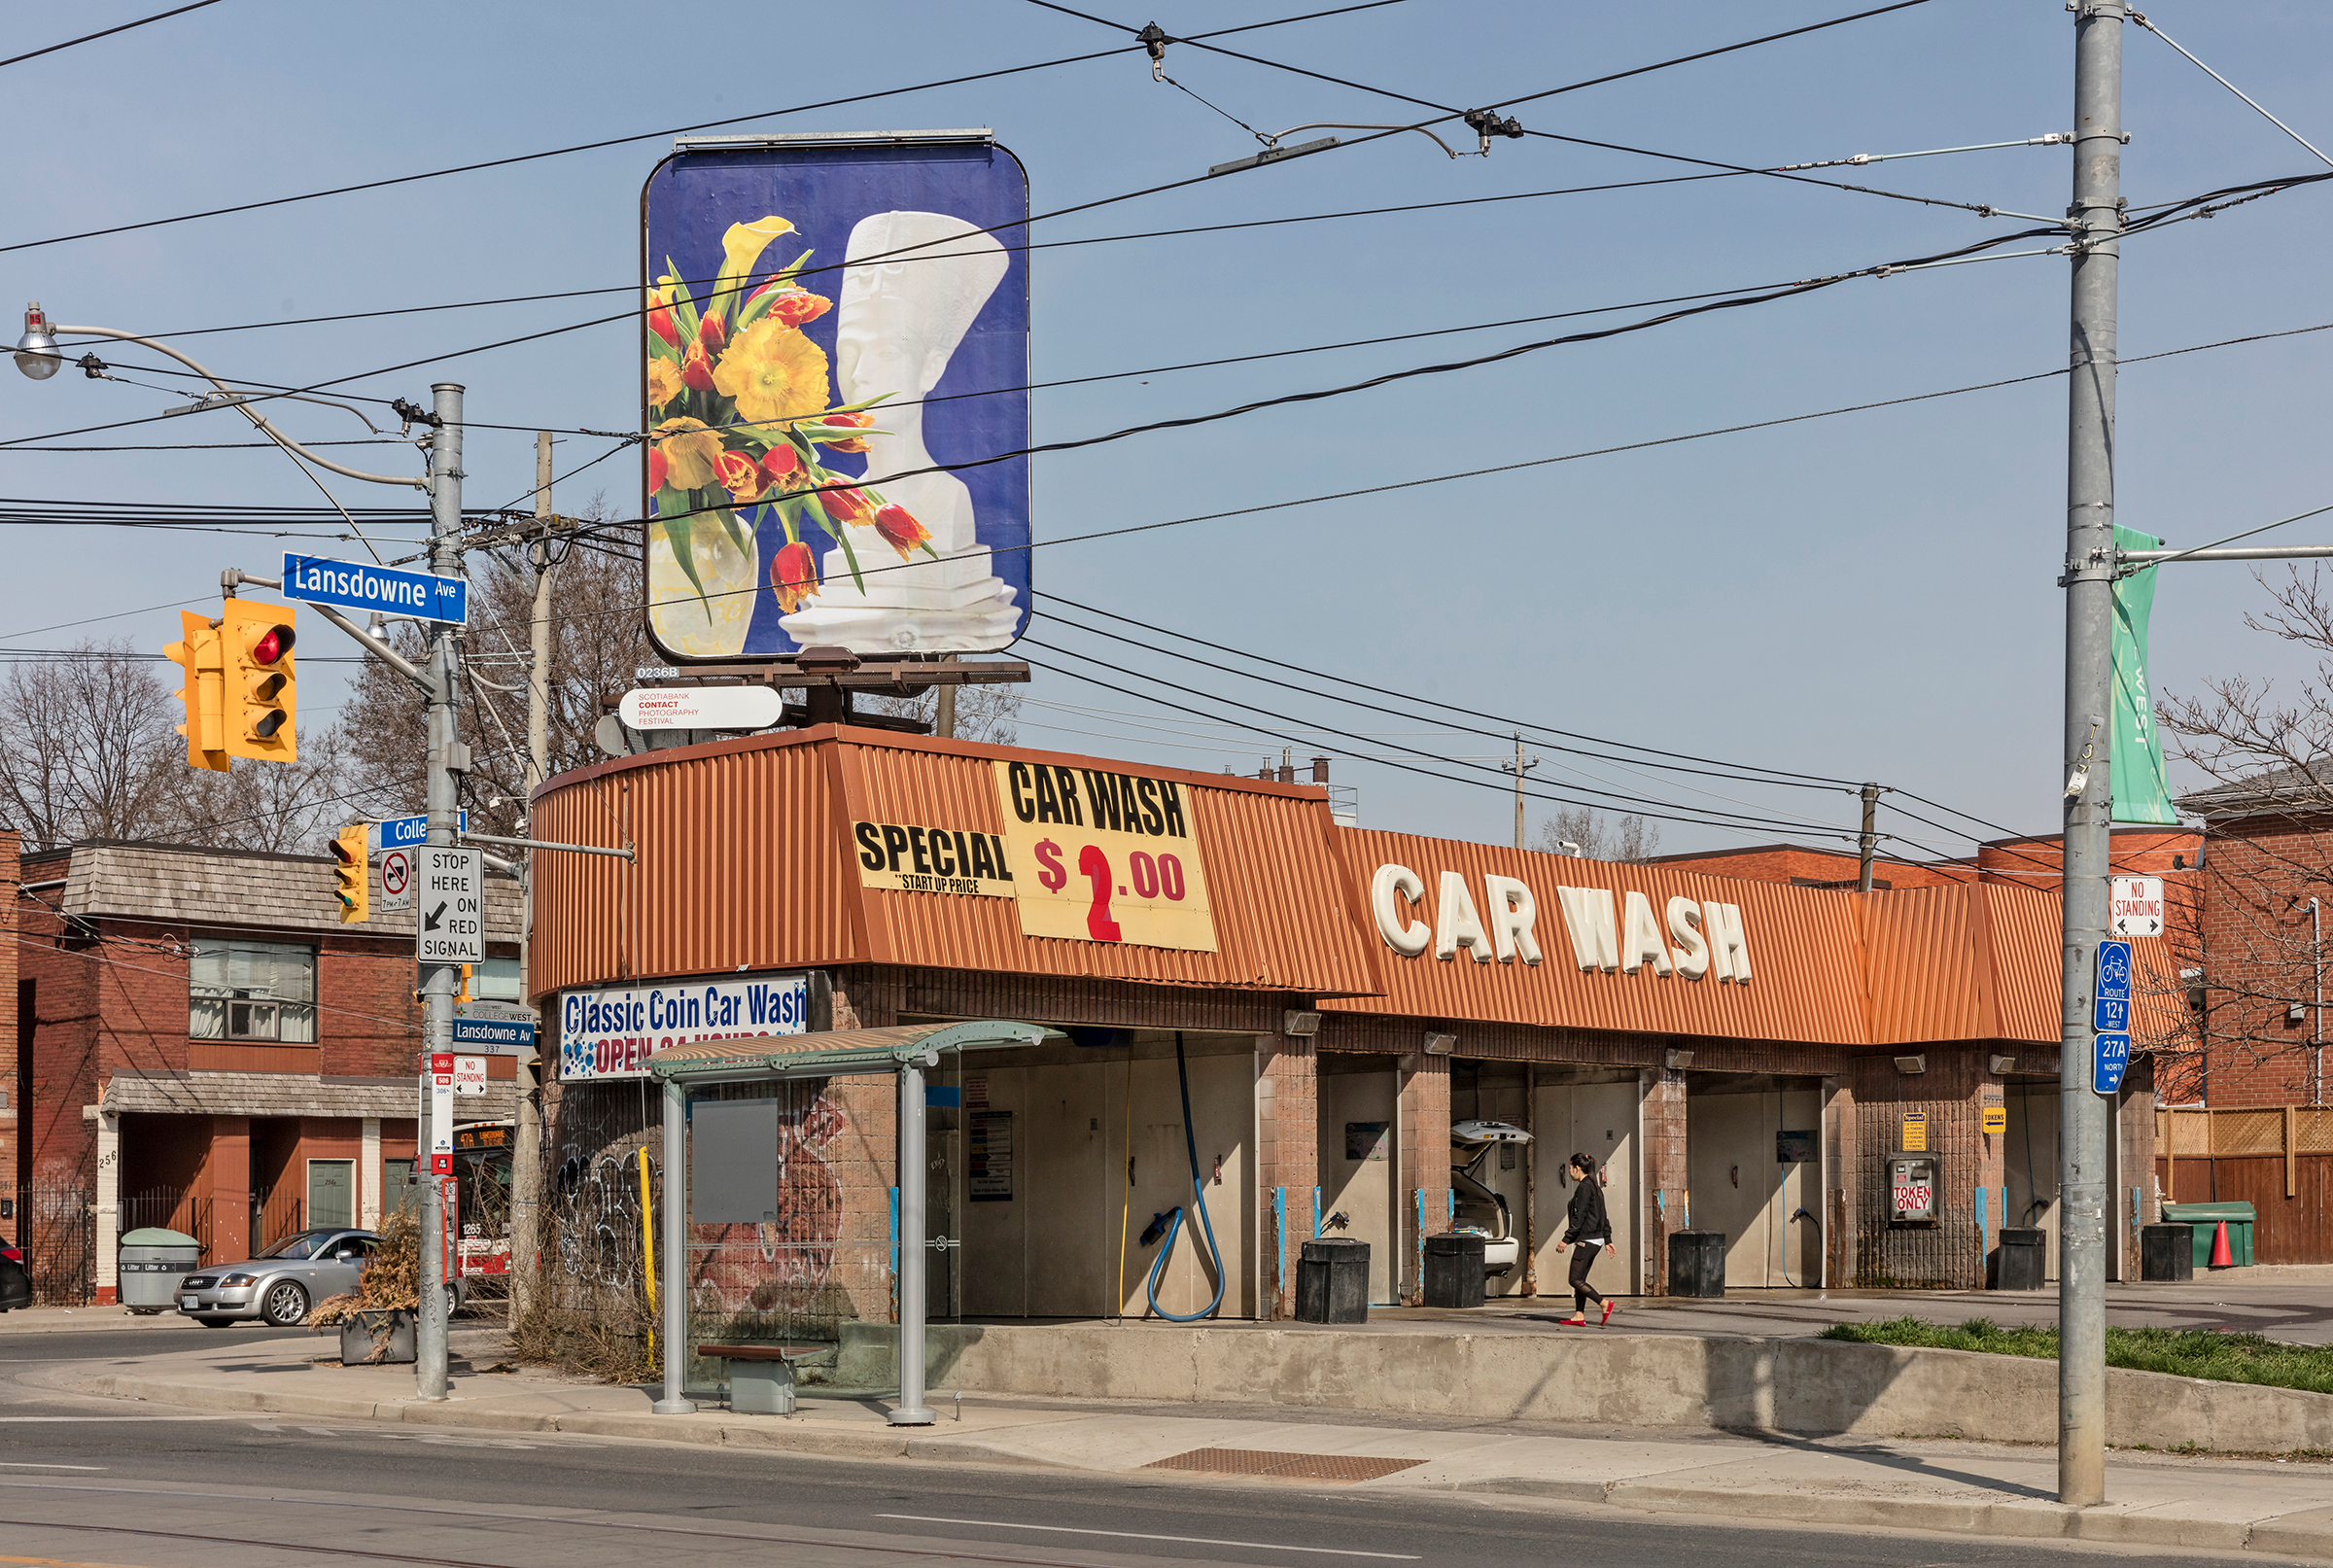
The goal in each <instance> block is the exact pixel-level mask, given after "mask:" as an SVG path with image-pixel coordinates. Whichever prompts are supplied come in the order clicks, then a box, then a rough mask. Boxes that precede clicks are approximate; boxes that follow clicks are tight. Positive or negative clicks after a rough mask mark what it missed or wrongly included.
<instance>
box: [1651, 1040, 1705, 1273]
mask: <svg viewBox="0 0 2333 1568" xmlns="http://www.w3.org/2000/svg"><path fill="white" fill-rule="evenodd" d="M1638 1083H1639V1086H1640V1095H1641V1105H1642V1109H1641V1111H1640V1113H1639V1114H1640V1115H1641V1117H1642V1127H1643V1138H1644V1143H1643V1150H1642V1153H1641V1155H1640V1157H1639V1158H1640V1161H1641V1165H1640V1174H1641V1176H1642V1179H1643V1181H1644V1184H1645V1200H1644V1209H1643V1214H1644V1219H1643V1244H1644V1248H1645V1278H1646V1280H1647V1281H1648V1289H1649V1292H1650V1294H1652V1295H1654V1296H1666V1295H1667V1294H1668V1293H1669V1237H1672V1236H1674V1235H1675V1234H1676V1233H1678V1232H1679V1231H1682V1230H1684V1229H1685V1190H1686V1188H1687V1186H1688V1185H1689V1183H1690V1181H1691V1179H1692V1178H1691V1175H1690V1173H1689V1169H1688V1167H1687V1165H1686V1141H1685V1128H1686V1116H1685V1074H1684V1073H1683V1072H1680V1071H1678V1070H1676V1069H1675V1068H1672V1067H1648V1068H1646V1069H1645V1070H1644V1072H1643V1073H1642V1074H1641V1075H1640V1076H1639V1078H1638Z"/></svg>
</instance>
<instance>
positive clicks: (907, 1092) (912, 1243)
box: [888, 1058, 934, 1426]
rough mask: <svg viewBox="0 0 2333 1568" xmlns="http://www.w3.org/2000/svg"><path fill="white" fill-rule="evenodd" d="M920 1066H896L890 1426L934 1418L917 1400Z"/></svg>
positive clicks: (921, 1254)
mask: <svg viewBox="0 0 2333 1568" xmlns="http://www.w3.org/2000/svg"><path fill="white" fill-rule="evenodd" d="M923 1116H924V1112H923V1059H922V1058H916V1059H914V1060H911V1061H907V1062H902V1063H900V1064H899V1403H898V1404H897V1405H896V1406H894V1407H892V1410H891V1412H890V1415H889V1417H888V1419H889V1421H890V1424H891V1425H893V1426H929V1425H931V1423H932V1421H933V1419H934V1417H933V1415H932V1413H931V1407H930V1406H928V1405H926V1404H924V1402H923V1318H924V1307H925V1303H924V1299H923V1292H924V1283H923V1281H924V1264H925V1261H926V1258H925V1251H924V1249H925V1245H926V1243H925V1240H924V1229H923V1227H924V1219H923V1208H924V1202H923V1200H924V1186H925V1183H926V1182H927V1181H928V1179H929V1173H928V1172H926V1171H925V1170H924V1168H923V1167H924V1163H925V1155H924V1152H923Z"/></svg>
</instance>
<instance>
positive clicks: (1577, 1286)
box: [1572, 1241, 1604, 1317]
mask: <svg viewBox="0 0 2333 1568" xmlns="http://www.w3.org/2000/svg"><path fill="white" fill-rule="evenodd" d="M1602 1250H1603V1249H1602V1248H1601V1247H1599V1246H1597V1245H1596V1243H1595V1242H1593V1241H1576V1242H1574V1243H1573V1244H1572V1310H1573V1311H1574V1312H1576V1313H1578V1314H1579V1315H1581V1316H1583V1317H1584V1316H1586V1315H1587V1304H1588V1303H1589V1302H1590V1301H1599V1302H1600V1301H1602V1300H1603V1299H1604V1297H1603V1295H1602V1294H1601V1293H1600V1292H1599V1291H1598V1290H1597V1289H1596V1287H1595V1286H1593V1285H1591V1284H1589V1283H1588V1282H1587V1266H1588V1265H1589V1264H1591V1263H1594V1262H1595V1261H1596V1254H1597V1253H1598V1252H1600V1251H1602Z"/></svg>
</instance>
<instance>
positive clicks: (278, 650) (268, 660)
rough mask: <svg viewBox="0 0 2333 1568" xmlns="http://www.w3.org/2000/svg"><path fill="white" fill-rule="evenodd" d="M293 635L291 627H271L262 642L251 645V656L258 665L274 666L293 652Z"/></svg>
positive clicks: (264, 634) (262, 636) (263, 636)
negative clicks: (277, 661)
mask: <svg viewBox="0 0 2333 1568" xmlns="http://www.w3.org/2000/svg"><path fill="white" fill-rule="evenodd" d="M292 643H293V633H292V628H291V627H289V626H270V627H268V628H267V630H266V631H265V632H264V633H262V634H261V637H260V640H259V641H258V642H256V643H254V644H252V645H251V656H252V659H253V660H254V661H255V662H256V663H260V664H273V663H274V662H275V661H276V660H278V659H280V658H282V657H283V656H284V655H285V654H287V653H289V652H291V651H292Z"/></svg>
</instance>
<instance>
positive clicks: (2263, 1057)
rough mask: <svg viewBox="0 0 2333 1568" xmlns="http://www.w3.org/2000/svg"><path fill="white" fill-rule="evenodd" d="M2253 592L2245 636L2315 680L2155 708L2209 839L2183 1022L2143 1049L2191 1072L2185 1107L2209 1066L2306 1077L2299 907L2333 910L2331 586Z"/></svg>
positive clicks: (2307, 927) (2235, 681) (2307, 928)
mask: <svg viewBox="0 0 2333 1568" xmlns="http://www.w3.org/2000/svg"><path fill="white" fill-rule="evenodd" d="M2257 580H2258V581H2259V583H2260V585H2261V587H2262V588H2263V589H2264V590H2266V592H2267V594H2268V599H2269V608H2268V609H2267V610H2264V611H2262V612H2259V613H2247V614H2246V616H2245V624H2246V626H2247V627H2249V628H2250V629H2251V630H2253V631H2256V632H2265V633H2267V634H2268V635H2269V636H2271V637H2273V638H2276V639H2277V640H2278V641H2280V642H2282V643H2285V644H2289V645H2292V646H2294V647H2296V648H2298V649H2301V650H2302V651H2304V652H2305V653H2306V654H2308V655H2310V656H2311V657H2313V658H2314V660H2315V663H2316V671H2315V673H2314V674H2313V675H2312V676H2310V677H2307V678H2304V679H2302V680H2300V681H2299V682H2298V683H2297V684H2296V685H2295V686H2294V687H2293V688H2292V689H2291V690H2290V691H2289V692H2282V691H2279V690H2278V689H2277V688H2276V686H2275V683H2274V682H2272V681H2268V680H2259V679H2252V678H2250V677H2247V676H2245V675H2241V674H2238V675H2231V676H2225V677H2221V678H2218V679H2209V680H2206V681H2204V682H2203V685H2202V689H2200V690H2198V691H2194V692H2187V693H2167V694H2166V695H2165V697H2164V698H2163V700H2162V701H2161V702H2160V703H2159V704H2158V705H2157V708H2156V718H2157V720H2158V722H2159V723H2160V724H2161V726H2162V728H2163V730H2164V732H2165V733H2166V734H2167V735H2169V736H2171V737H2172V742H2171V749H2172V754H2173V755H2174V756H2176V757H2177V758H2178V759H2179V760H2180V761H2183V762H2186V763H2188V764H2189V765H2191V766H2193V767H2194V768H2196V769H2197V770H2199V771H2200V772H2202V773H2203V774H2205V775H2206V776H2207V777H2209V778H2210V779H2211V780H2212V781H2214V783H2213V784H2212V785H2211V787H2209V788H2206V789H2203V790H2201V791H2198V792H2196V793H2194V794H2191V795H2188V796H2186V797H2184V798H2183V799H2182V800H2181V802H2180V805H2181V806H2182V807H2183V808H2185V809H2187V810H2188V811H2191V812H2194V813H2197V814H2199V815H2201V816H2202V817H2203V818H2204V820H2205V824H2206V831H2207V833H2208V834H2209V835H2210V836H2209V840H2208V844H2207V852H2206V855H2205V863H2204V867H2203V871H2202V875H2201V878H2200V882H2201V885H2202V886H2201V888H2200V889H2199V892H2200V897H2201V901H2202V903H2203V905H2204V906H2205V908H2206V909H2208V910H2209V911H2210V917H2211V918H2210V919H2209V920H2204V919H2200V918H2199V919H2198V920H2196V921H2195V922H2193V923H2192V927H2191V931H2189V932H2187V933H2182V930H2181V926H2182V924H2183V923H2181V922H2178V921H2175V922H2173V923H2172V930H2171V932H2170V934H2171V936H2172V937H2173V941H2174V947H2175V950H2176V952H2177V954H2178V962H2179V964H2180V967H2181V971H2182V972H2181V974H2180V976H2179V977H2178V981H2177V985H2178V987H2179V989H2180V990H2181V991H2182V992H2184V993H2185V998H2184V999H2185V1000H2186V1001H2187V1002H2188V1004H2189V1006H2188V1013H2187V1018H2186V1019H2185V1020H2184V1021H2183V1025H2184V1027H2182V1028H2174V1029H2169V1030H2165V1031H2163V1032H2165V1033H2166V1035H2167V1037H2166V1038H2165V1039H2163V1040H2160V1041H2158V1042H2154V1043H2155V1045H2156V1049H2157V1050H2158V1051H2159V1052H2161V1053H2163V1054H2164V1055H2165V1056H2167V1057H2168V1056H2173V1055H2175V1054H2176V1055H2184V1056H2186V1057H2187V1058H2188V1059H2189V1060H2188V1061H2186V1062H2185V1063H2177V1064H2176V1065H2177V1067H2178V1078H2179V1086H2180V1089H2181V1090H2182V1091H2185V1092H2187V1093H2188V1094H2189V1095H2190V1096H2191V1097H2193V1098H2200V1095H2201V1092H2202V1087H2203V1085H2202V1073H2203V1072H2205V1071H2208V1070H2209V1066H2210V1064H2211V1063H2215V1062H2216V1063H2233V1064H2236V1065H2239V1066H2244V1067H2251V1068H2259V1067H2270V1066H2281V1067H2283V1068H2285V1069H2287V1070H2288V1071H2289V1072H2290V1073H2292V1074H2295V1075H2299V1076H2306V1077H2312V1078H2313V1077H2314V1075H2315V1073H2316V1060H2315V1059H2316V1056H2317V1055H2318V1053H2317V1052H2316V1038H2315V1036H2316V1029H2315V1028H2309V1027H2306V1026H2307V1025H2309V1024H2310V1023H2311V1022H2312V1020H2311V1019H2310V1018H2309V1013H2310V1010H2311V1009H2312V1008H2314V1007H2315V1006H2316V972H2317V963H2318V960H2319V954H2318V952H2317V948H2316V938H2315V935H2314V933H2313V930H2312V924H2311V919H2310V909H2309V905H2310V903H2311V902H2312V901H2313V900H2318V901H2322V903H2323V904H2326V905H2333V584H2329V583H2328V582H2327V581H2326V579H2325V577H2324V575H2323V574H2322V572H2321V571H2320V570H2319V569H2318V568H2316V567H2314V566H2313V567H2311V568H2309V569H2308V570H2306V571H2303V570H2302V569H2301V568H2299V567H2297V566H2296V567H2292V568H2288V569H2287V571H2286V573H2285V575H2283V576H2282V577H2281V578H2276V579H2272V578H2271V577H2269V576H2268V575H2259V576H2258V577H2257ZM2207 943H2208V944H2209V945H2208V946H2207ZM2160 1073H2161V1069H2159V1076H2160ZM2296 1082H2297V1078H2296ZM2159 1087H2160V1086H2159ZM2315 1087H2316V1088H2318V1089H2321V1087H2322V1086H2321V1085H2316V1086H2315Z"/></svg>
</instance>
